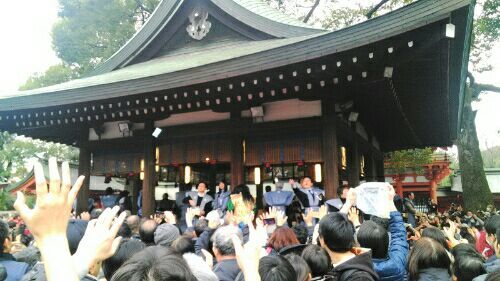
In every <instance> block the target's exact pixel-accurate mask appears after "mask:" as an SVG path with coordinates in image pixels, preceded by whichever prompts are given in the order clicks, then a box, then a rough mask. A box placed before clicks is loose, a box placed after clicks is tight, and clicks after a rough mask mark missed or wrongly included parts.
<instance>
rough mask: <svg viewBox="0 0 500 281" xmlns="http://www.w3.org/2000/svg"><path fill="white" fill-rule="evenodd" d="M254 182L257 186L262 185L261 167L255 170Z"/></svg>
mask: <svg viewBox="0 0 500 281" xmlns="http://www.w3.org/2000/svg"><path fill="white" fill-rule="evenodd" d="M254 180H255V184H256V185H259V184H260V167H255V169H254Z"/></svg>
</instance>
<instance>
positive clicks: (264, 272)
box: [259, 256, 297, 281]
mask: <svg viewBox="0 0 500 281" xmlns="http://www.w3.org/2000/svg"><path fill="white" fill-rule="evenodd" d="M259 275H260V279H261V280H262V281H292V280H297V274H296V273H295V270H294V269H293V266H292V265H291V264H290V263H289V262H288V261H287V260H286V259H285V258H283V257H282V256H266V257H263V258H261V259H260V262H259Z"/></svg>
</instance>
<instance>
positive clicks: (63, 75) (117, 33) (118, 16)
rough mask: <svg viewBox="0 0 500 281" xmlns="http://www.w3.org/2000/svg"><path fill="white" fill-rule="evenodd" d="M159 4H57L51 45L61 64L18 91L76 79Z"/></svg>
mask: <svg viewBox="0 0 500 281" xmlns="http://www.w3.org/2000/svg"><path fill="white" fill-rule="evenodd" d="M159 2H160V0H59V6H60V10H59V20H58V21H57V22H56V23H55V24H54V26H53V27H52V45H53V48H54V50H55V52H56V54H57V56H58V57H59V58H60V59H61V60H62V63H61V64H59V65H54V66H51V67H50V68H49V69H47V70H46V71H45V72H44V73H35V74H33V75H32V76H31V77H30V78H29V79H28V81H27V82H26V83H25V84H24V85H23V86H21V88H20V90H29V89H35V88H40V87H45V86H49V85H54V84H58V83H62V82H66V81H69V80H72V79H76V78H78V77H80V76H82V75H85V74H87V73H89V72H91V71H92V70H93V69H94V67H95V66H96V65H97V64H99V63H100V62H103V61H104V60H106V59H108V58H109V57H110V56H111V55H113V54H114V53H115V52H116V51H117V50H118V49H119V48H120V47H121V46H123V45H124V44H125V43H126V42H127V40H129V39H130V38H131V37H132V36H133V34H134V33H135V31H136V29H137V28H139V27H140V26H141V25H143V24H144V23H145V22H146V20H147V18H148V17H149V16H150V15H151V13H152V12H153V10H154V8H155V7H156V5H157V4H158V3H159Z"/></svg>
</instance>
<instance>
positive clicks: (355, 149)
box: [347, 126, 361, 187]
mask: <svg viewBox="0 0 500 281" xmlns="http://www.w3.org/2000/svg"><path fill="white" fill-rule="evenodd" d="M354 132H355V134H356V126H354ZM347 153H348V158H347V161H348V162H347V172H348V180H349V186H353V187H356V186H358V185H359V175H360V165H361V162H360V161H361V160H360V157H359V146H358V139H357V136H356V135H355V136H354V139H353V141H352V144H351V145H350V146H349V148H348V151H347Z"/></svg>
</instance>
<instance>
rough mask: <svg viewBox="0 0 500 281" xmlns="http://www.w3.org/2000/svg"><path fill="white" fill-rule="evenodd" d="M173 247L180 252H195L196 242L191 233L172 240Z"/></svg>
mask: <svg viewBox="0 0 500 281" xmlns="http://www.w3.org/2000/svg"><path fill="white" fill-rule="evenodd" d="M172 249H173V250H174V251H176V252H177V253H179V254H181V255H182V254H185V253H194V242H193V239H192V238H191V237H190V236H189V235H182V236H180V237H179V238H177V239H175V240H174V242H172Z"/></svg>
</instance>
